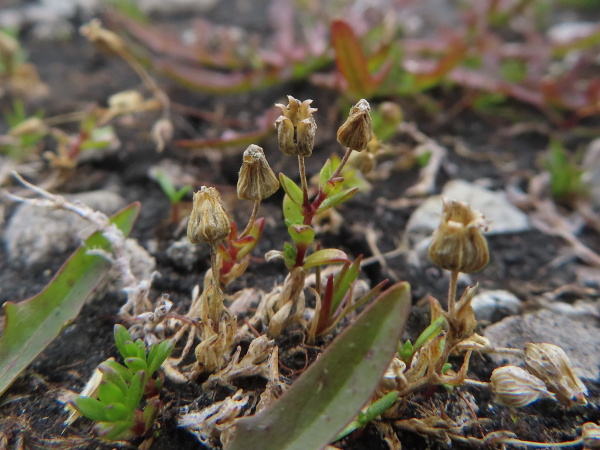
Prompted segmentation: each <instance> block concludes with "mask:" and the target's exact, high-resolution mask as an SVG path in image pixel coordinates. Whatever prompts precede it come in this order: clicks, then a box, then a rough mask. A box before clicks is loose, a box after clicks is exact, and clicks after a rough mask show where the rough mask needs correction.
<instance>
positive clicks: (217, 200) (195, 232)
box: [187, 186, 230, 246]
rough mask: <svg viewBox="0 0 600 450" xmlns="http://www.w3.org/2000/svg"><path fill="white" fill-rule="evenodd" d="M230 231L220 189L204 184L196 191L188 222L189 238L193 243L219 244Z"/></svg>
mask: <svg viewBox="0 0 600 450" xmlns="http://www.w3.org/2000/svg"><path fill="white" fill-rule="evenodd" d="M229 232H230V223H229V217H227V214H226V213H225V210H224V209H223V205H222V204H221V196H220V195H219V191H217V190H216V189H215V188H213V187H208V188H207V187H206V186H202V188H200V190H199V191H198V192H195V193H194V202H193V204H192V213H191V214H190V219H189V222H188V230H187V233H188V239H189V240H190V242H191V243H192V244H199V243H200V242H207V243H209V244H210V245H211V246H217V245H219V244H220V243H221V241H222V240H223V239H225V238H226V237H227V235H228V234H229Z"/></svg>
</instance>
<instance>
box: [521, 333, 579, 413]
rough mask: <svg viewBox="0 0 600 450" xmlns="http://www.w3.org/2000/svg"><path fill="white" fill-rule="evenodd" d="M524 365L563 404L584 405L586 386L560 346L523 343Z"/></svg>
mask: <svg viewBox="0 0 600 450" xmlns="http://www.w3.org/2000/svg"><path fill="white" fill-rule="evenodd" d="M525 367H526V368H527V370H528V371H529V372H531V373H532V374H534V375H535V376H536V377H538V378H539V379H541V380H543V381H544V383H546V386H548V390H550V391H551V392H553V393H554V394H556V398H557V399H558V401H559V402H561V403H562V404H564V405H567V406H571V405H573V404H574V403H577V404H579V405H586V404H587V400H586V399H585V395H586V394H587V388H586V387H585V385H584V384H583V382H582V381H581V380H580V379H579V377H578V376H577V375H576V374H575V372H574V371H573V365H572V364H571V360H570V359H569V357H568V356H567V354H566V353H565V352H564V350H563V349H562V348H560V347H559V346H558V345H554V344H545V343H541V344H532V343H528V344H526V345H525Z"/></svg>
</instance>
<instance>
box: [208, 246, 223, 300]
mask: <svg viewBox="0 0 600 450" xmlns="http://www.w3.org/2000/svg"><path fill="white" fill-rule="evenodd" d="M218 250H219V246H218V245H211V246H210V267H211V269H212V275H213V286H214V287H215V290H218V291H220V290H221V282H220V281H219V268H218V267H217V251H218Z"/></svg>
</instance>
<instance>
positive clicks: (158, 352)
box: [147, 339, 175, 376]
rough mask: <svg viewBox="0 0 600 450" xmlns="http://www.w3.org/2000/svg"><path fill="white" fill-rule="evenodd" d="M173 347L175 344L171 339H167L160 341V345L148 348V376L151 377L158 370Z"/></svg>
mask: <svg viewBox="0 0 600 450" xmlns="http://www.w3.org/2000/svg"><path fill="white" fill-rule="evenodd" d="M174 347H175V342H174V341H173V340H172V339H169V340H166V341H162V342H161V343H160V344H154V345H153V346H152V347H151V348H150V352H149V353H148V359H147V363H148V376H152V374H153V373H154V372H156V371H157V370H158V368H159V367H160V366H161V365H162V363H163V362H165V359H167V358H168V357H169V355H170V354H171V352H172V351H173V348H174Z"/></svg>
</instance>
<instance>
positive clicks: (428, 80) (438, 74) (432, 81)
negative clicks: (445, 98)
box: [414, 39, 467, 90]
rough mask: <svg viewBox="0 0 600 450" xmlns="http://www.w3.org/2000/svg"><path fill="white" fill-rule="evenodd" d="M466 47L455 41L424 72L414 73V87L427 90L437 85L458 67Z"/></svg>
mask: <svg viewBox="0 0 600 450" xmlns="http://www.w3.org/2000/svg"><path fill="white" fill-rule="evenodd" d="M466 52H467V46H466V45H465V44H464V43H463V42H461V41H458V40H457V39H454V42H453V43H452V44H451V45H449V46H448V47H447V48H446V54H445V55H444V56H443V57H442V58H441V59H440V60H439V61H437V62H436V63H435V64H434V65H433V67H432V68H431V69H429V70H427V71H426V72H417V73H414V76H415V86H416V88H417V89H419V90H425V89H429V88H431V87H433V86H435V85H437V84H439V83H440V82H441V81H442V79H443V78H444V77H445V76H446V75H447V74H448V73H450V71H452V69H454V68H455V67H456V66H458V65H459V64H460V63H461V62H462V61H463V60H464V58H465V55H466Z"/></svg>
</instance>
